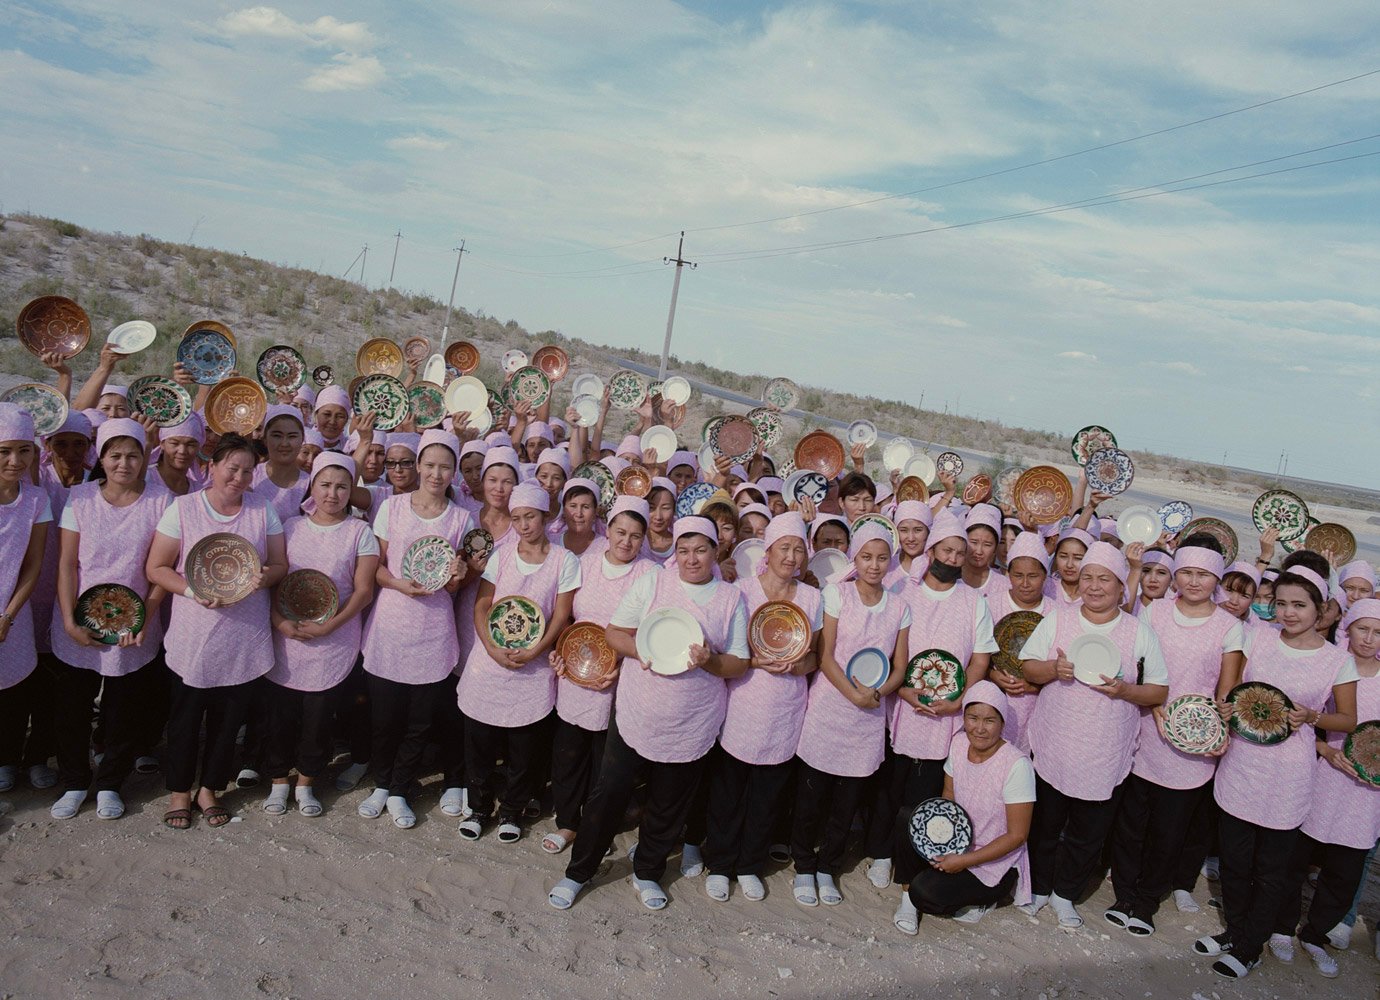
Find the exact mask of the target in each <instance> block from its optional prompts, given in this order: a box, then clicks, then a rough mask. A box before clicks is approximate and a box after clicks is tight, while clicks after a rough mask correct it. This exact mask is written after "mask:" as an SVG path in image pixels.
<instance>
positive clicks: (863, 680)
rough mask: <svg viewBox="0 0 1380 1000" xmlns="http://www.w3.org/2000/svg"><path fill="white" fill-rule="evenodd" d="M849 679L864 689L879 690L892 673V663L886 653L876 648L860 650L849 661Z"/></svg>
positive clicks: (847, 671)
mask: <svg viewBox="0 0 1380 1000" xmlns="http://www.w3.org/2000/svg"><path fill="white" fill-rule="evenodd" d="M846 673H847V674H848V678H849V679H850V680H853V681H857V682H858V683H859V684H861V685H863V687H870V688H879V687H881V686H882V684H883V683H885V681H886V679H887V675H888V674H890V673H891V661H890V660H889V659H887V656H886V653H884V652H883V651H882V650H880V649H877V648H876V647H875V646H872V647H868V648H867V649H860V650H858V651H857V652H856V653H854V654H853V658H852V659H850V660H849V661H848V667H847V670H846Z"/></svg>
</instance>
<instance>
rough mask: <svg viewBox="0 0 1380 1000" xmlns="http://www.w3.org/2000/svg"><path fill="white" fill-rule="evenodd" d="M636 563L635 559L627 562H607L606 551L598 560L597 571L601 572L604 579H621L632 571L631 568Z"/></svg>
mask: <svg viewBox="0 0 1380 1000" xmlns="http://www.w3.org/2000/svg"><path fill="white" fill-rule="evenodd" d="M636 565H637V560H636V559H634V560H633V561H632V562H627V563H613V562H609V556H608V553H607V552H605V553H604V558H602V559H600V560H599V571H600V572H601V573H603V575H604V579H605V580H621V579H623V577H625V576H627V575H628V574H629V573H631V572H632V568H633V567H634V566H636Z"/></svg>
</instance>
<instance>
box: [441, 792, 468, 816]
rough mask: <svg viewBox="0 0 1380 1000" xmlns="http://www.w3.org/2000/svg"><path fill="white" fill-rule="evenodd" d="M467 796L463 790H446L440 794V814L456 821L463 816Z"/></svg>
mask: <svg viewBox="0 0 1380 1000" xmlns="http://www.w3.org/2000/svg"><path fill="white" fill-rule="evenodd" d="M468 798H469V796H468V795H467V794H466V791H465V789H463V788H447V789H446V790H445V791H443V792H442V793H441V812H442V813H443V814H444V815H446V816H453V817H454V818H456V819H459V818H460V817H462V816H464V815H465V807H466V799H468Z"/></svg>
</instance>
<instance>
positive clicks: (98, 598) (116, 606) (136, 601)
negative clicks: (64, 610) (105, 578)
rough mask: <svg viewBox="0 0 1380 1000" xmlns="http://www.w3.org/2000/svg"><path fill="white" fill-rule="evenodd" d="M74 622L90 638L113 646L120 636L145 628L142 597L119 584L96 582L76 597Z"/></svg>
mask: <svg viewBox="0 0 1380 1000" xmlns="http://www.w3.org/2000/svg"><path fill="white" fill-rule="evenodd" d="M75 610H76V615H75V617H76V619H77V624H78V625H81V626H82V627H83V628H85V629H86V630H87V631H88V632H90V633H91V638H93V639H95V640H96V641H97V642H100V643H104V644H105V645H107V646H115V645H118V644H119V642H120V637H121V636H123V635H138V634H139V633H140V632H141V631H142V630H143V628H144V620H145V615H146V609H145V608H144V602H143V599H141V598H140V597H139V595H138V594H136V593H135V592H134V591H132V590H130V589H129V588H128V587H126V586H124V585H122V584H119V583H98V584H96V586H94V587H88V588H87V589H86V590H84V591H82V593H81V596H80V597H78V598H77V606H76V609H75Z"/></svg>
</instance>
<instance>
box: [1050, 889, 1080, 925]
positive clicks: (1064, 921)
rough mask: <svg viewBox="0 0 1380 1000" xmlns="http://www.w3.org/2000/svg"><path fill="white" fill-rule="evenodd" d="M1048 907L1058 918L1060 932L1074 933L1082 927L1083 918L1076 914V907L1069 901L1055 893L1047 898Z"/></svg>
mask: <svg viewBox="0 0 1380 1000" xmlns="http://www.w3.org/2000/svg"><path fill="white" fill-rule="evenodd" d="M1049 905H1050V908H1051V909H1052V910H1054V912H1055V913H1056V914H1058V916H1059V929H1060V930H1064V931H1074V930H1077V929H1078V928H1080V927H1082V926H1083V918H1082V917H1081V916H1080V915H1079V913H1078V907H1076V906H1074V905H1073V902H1072V901H1071V900H1067V899H1065V898H1064V897H1063V896H1061V895H1059V894H1058V893H1057V892H1056V893H1054V894H1053V895H1051V896H1050V897H1049Z"/></svg>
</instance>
